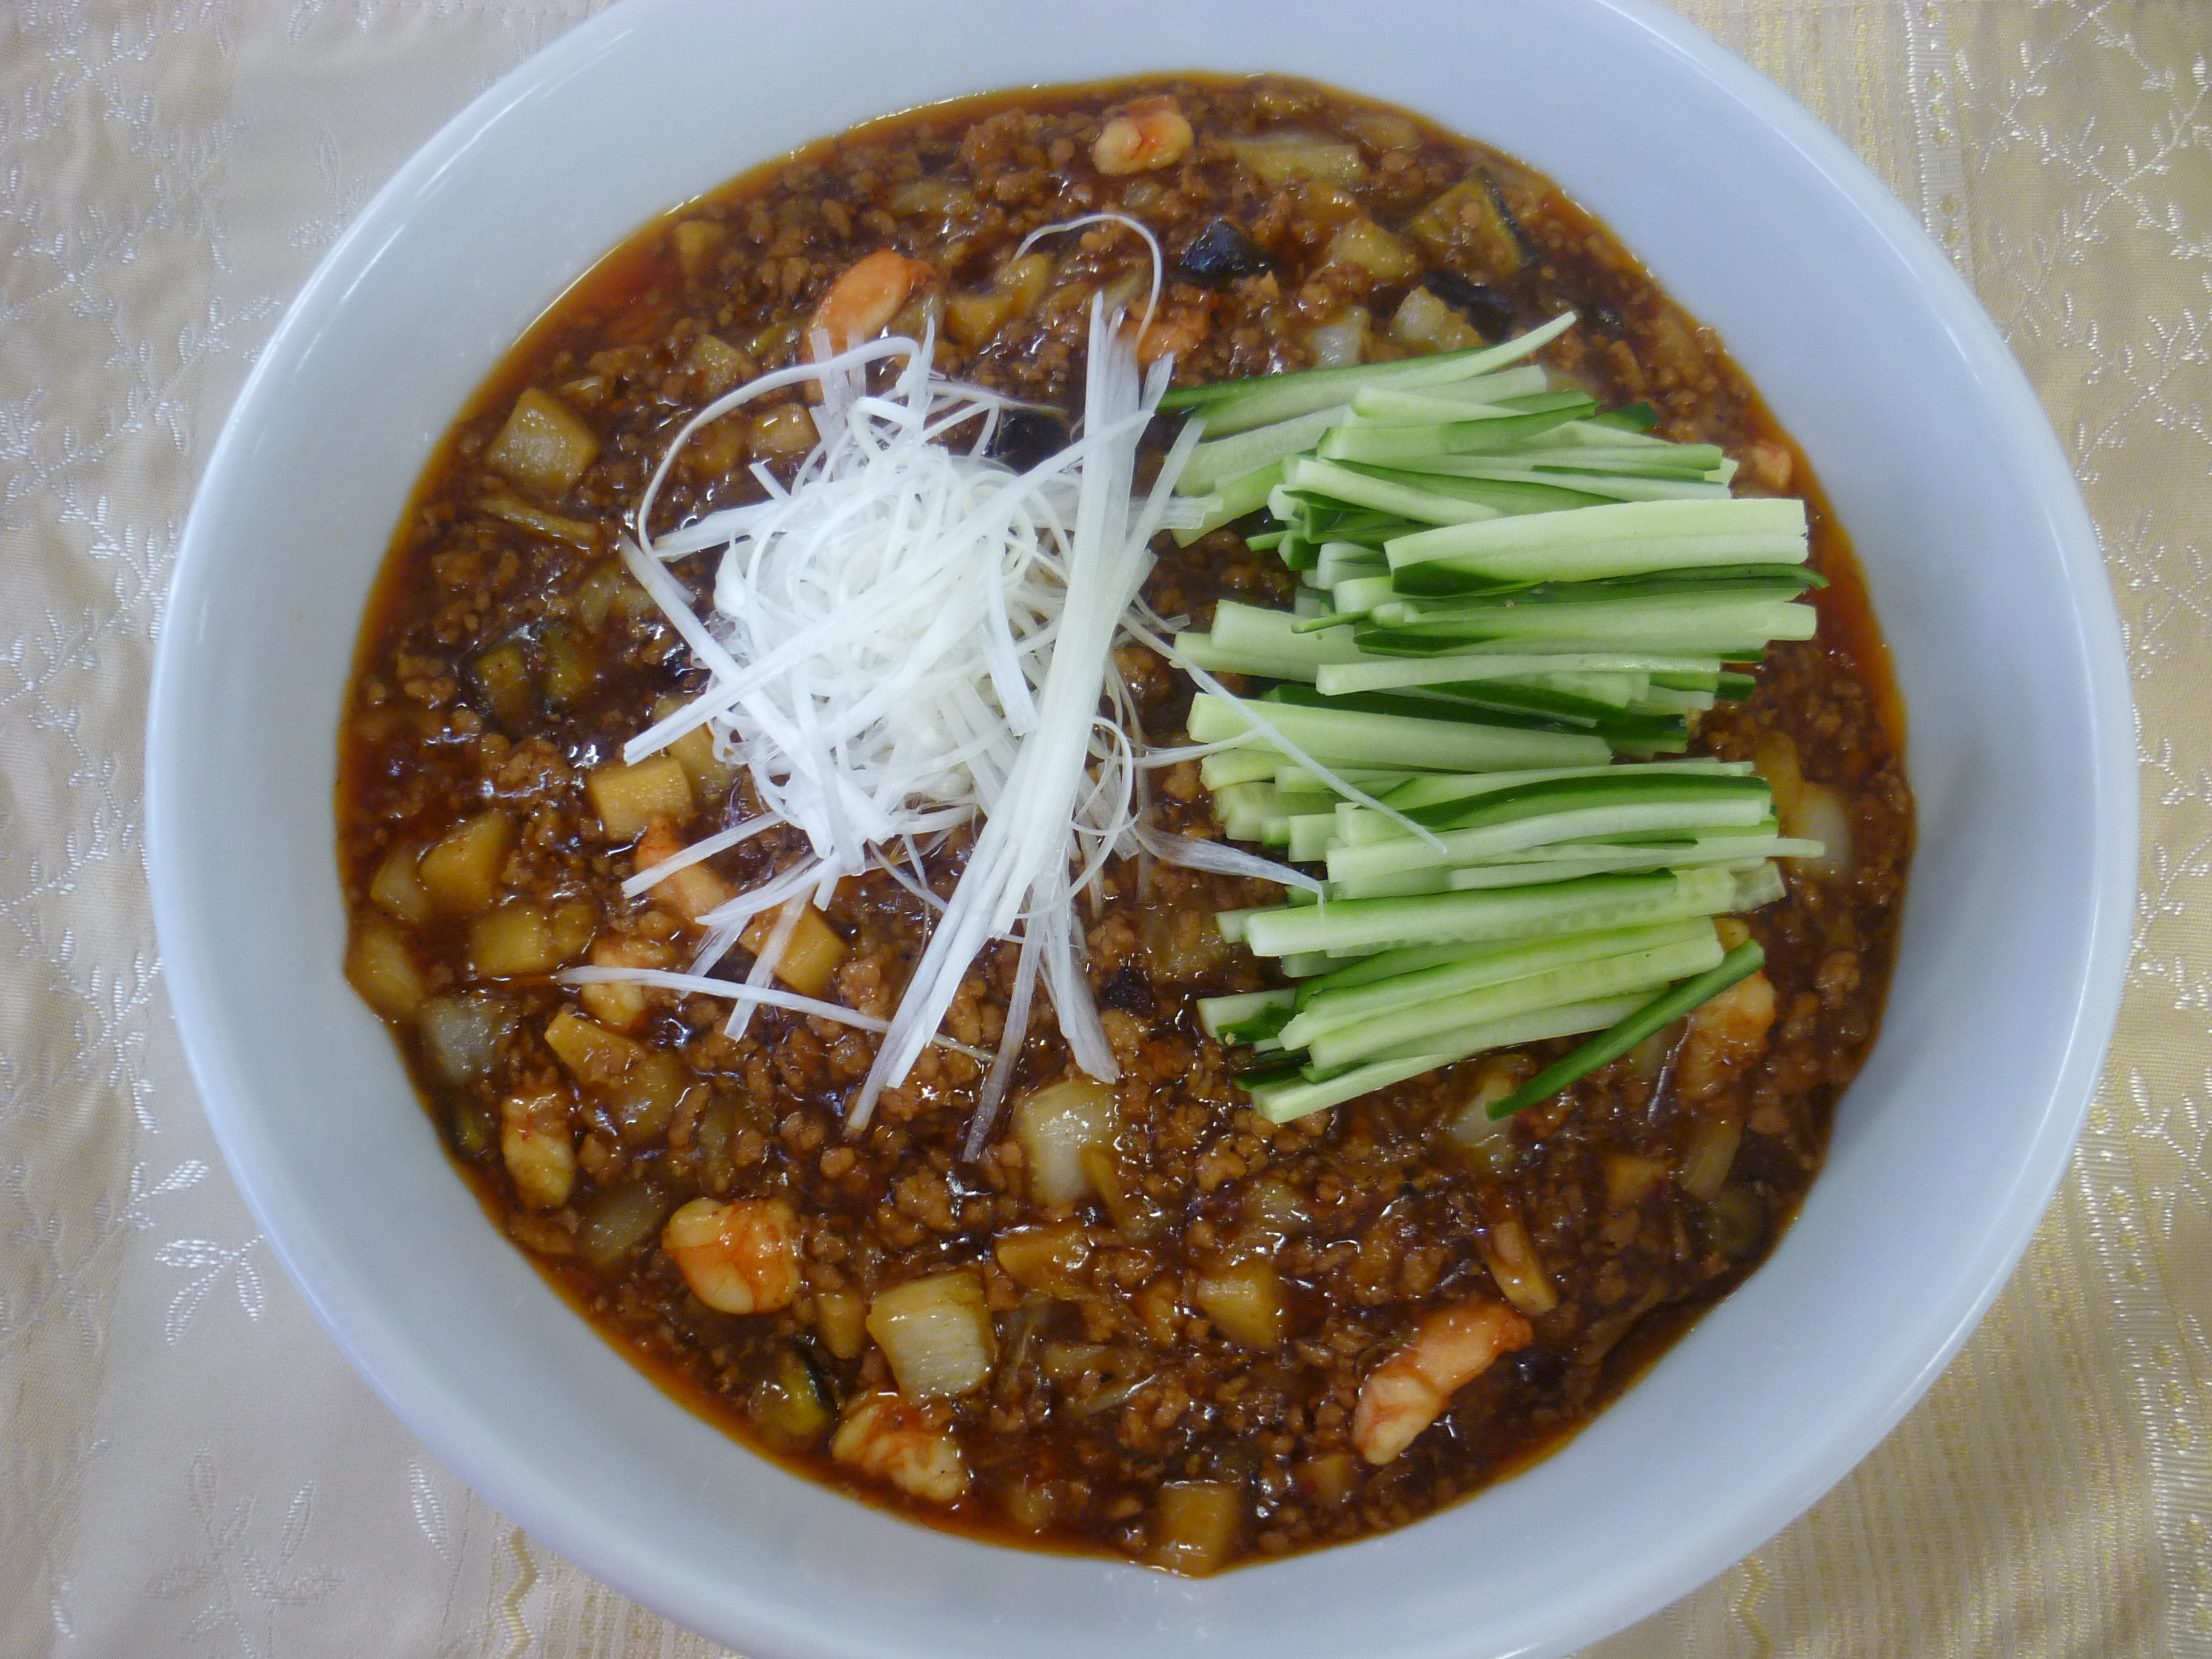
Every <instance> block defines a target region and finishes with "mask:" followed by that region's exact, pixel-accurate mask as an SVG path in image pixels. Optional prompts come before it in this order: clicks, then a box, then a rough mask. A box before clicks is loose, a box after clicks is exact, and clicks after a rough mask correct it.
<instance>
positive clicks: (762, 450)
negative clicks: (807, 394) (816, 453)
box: [752, 404, 821, 460]
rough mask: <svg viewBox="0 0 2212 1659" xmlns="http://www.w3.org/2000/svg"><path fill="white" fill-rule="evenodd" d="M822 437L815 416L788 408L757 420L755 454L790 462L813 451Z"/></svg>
mask: <svg viewBox="0 0 2212 1659" xmlns="http://www.w3.org/2000/svg"><path fill="white" fill-rule="evenodd" d="M820 438H821V434H820V433H819V432H818V431H817V430H816V429H815V425H814V417H813V416H811V415H810V414H808V413H807V412H806V410H804V409H803V408H801V407H800V406H799V404H783V405H782V406H781V407H780V408H777V409H771V410H768V411H767V412H766V413H765V414H763V415H760V416H756V417H755V419H754V421H753V435H752V446H753V453H755V454H756V455H760V456H764V457H766V458H767V459H771V460H788V459H792V458H793V457H794V456H799V455H804V454H805V453H806V452H807V451H808V450H810V449H811V448H813V447H814V446H815V444H816V442H817V441H818V440H819V439H820Z"/></svg>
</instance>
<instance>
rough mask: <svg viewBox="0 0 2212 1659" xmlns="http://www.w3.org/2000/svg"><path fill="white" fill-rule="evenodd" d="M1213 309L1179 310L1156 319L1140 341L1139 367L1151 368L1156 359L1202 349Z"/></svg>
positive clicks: (1138, 349)
mask: <svg viewBox="0 0 2212 1659" xmlns="http://www.w3.org/2000/svg"><path fill="white" fill-rule="evenodd" d="M1207 297H1208V299H1209V300H1210V299H1211V298H1212V296H1211V295H1208V296H1207ZM1209 309H1211V307H1210V306H1209V307H1205V308H1201V309H1196V310H1183V309H1182V308H1180V307H1178V308H1176V309H1174V310H1170V311H1164V312H1162V313H1160V314H1159V315H1158V317H1156V318H1154V319H1152V325H1151V326H1150V327H1149V328H1147V329H1146V331H1144V332H1143V333H1142V334H1140V335H1139V336H1138V337H1137V362H1138V365H1139V367H1140V368H1151V367H1152V362H1153V361H1154V359H1156V358H1159V357H1164V356H1167V355H1168V354H1169V353H1170V352H1172V353H1174V354H1175V355H1176V356H1182V354H1183V353H1184V352H1186V351H1188V350H1190V349H1193V348H1194V347H1195V346H1196V345H1198V344H1199V343H1200V341H1202V340H1204V339H1205V338H1206V330H1207V328H1208V327H1210V326H1211V322H1210V319H1208V318H1207V316H1206V311H1207V310H1209Z"/></svg>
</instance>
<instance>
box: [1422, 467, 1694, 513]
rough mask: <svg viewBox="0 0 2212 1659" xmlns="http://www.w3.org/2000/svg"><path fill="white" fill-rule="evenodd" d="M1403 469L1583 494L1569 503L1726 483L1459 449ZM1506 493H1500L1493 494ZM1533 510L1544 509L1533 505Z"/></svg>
mask: <svg viewBox="0 0 2212 1659" xmlns="http://www.w3.org/2000/svg"><path fill="white" fill-rule="evenodd" d="M1401 466H1402V468H1403V470H1404V471H1406V472H1407V474H1408V475H1418V476H1419V477H1431V476H1433V477H1446V478H1479V479H1482V480H1485V481H1486V482H1489V483H1493V484H1495V485H1496V486H1497V487H1498V489H1499V490H1501V491H1504V490H1506V489H1524V490H1529V489H1565V490H1571V491H1573V492H1574V493H1575V494H1577V495H1581V496H1584V497H1586V498H1588V499H1587V500H1585V501H1579V502H1572V503H1567V504H1566V505H1570V506H1597V505H1600V504H1601V503H1602V502H1605V501H1728V500H1729V499H1731V497H1730V496H1729V487H1728V486H1727V485H1726V484H1724V483H1713V482H1712V481H1711V479H1707V478H1699V477H1678V476H1675V475H1673V474H1661V475H1659V476H1657V477H1643V476H1640V475H1638V474H1635V473H1626V472H1577V471H1571V470H1570V469H1568V468H1565V467H1557V468H1551V467H1547V468H1543V469H1538V468H1535V467H1531V466H1522V465H1511V464H1501V463H1498V462H1494V461H1486V460H1481V459H1475V458H1472V457H1468V456H1462V455H1438V456H1436V457H1433V458H1432V459H1428V460H1418V461H1406V462H1403V463H1401ZM1493 499H1497V500H1504V499H1509V498H1507V497H1504V496H1503V495H1500V496H1498V497H1496V498H1493ZM1536 510H1538V511H1543V510H1547V509H1542V508H1538V509H1536Z"/></svg>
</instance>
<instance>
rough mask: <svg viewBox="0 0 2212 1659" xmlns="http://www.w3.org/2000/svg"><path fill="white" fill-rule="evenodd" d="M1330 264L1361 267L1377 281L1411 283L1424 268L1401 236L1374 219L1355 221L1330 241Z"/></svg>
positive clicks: (1340, 230) (1416, 254)
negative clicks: (1384, 227) (1392, 232)
mask: <svg viewBox="0 0 2212 1659" xmlns="http://www.w3.org/2000/svg"><path fill="white" fill-rule="evenodd" d="M1327 258H1328V263H1329V264H1345V265H1358V267H1359V268H1360V269H1361V270H1364V271H1365V272H1366V273H1367V274H1368V275H1369V276H1372V277H1373V278H1374V279H1375V280H1376V282H1378V283H1385V284H1389V283H1404V282H1410V281H1412V280H1413V277H1414V276H1418V275H1419V272H1420V269H1421V259H1420V255H1419V254H1418V253H1416V252H1413V248H1412V246H1410V245H1408V244H1407V240H1406V239H1405V238H1404V237H1402V236H1397V235H1394V234H1391V233H1390V232H1389V231H1387V230H1385V229H1383V227H1382V226H1380V225H1378V224H1376V222H1374V221H1373V220H1372V219H1354V220H1353V221H1352V222H1351V223H1350V224H1347V225H1346V226H1344V227H1342V228H1340V229H1339V230H1338V232H1337V233H1336V234H1335V235H1334V236H1333V237H1331V238H1330V239H1329V243H1328V256H1327Z"/></svg>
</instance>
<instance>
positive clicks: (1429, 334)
mask: <svg viewBox="0 0 2212 1659" xmlns="http://www.w3.org/2000/svg"><path fill="white" fill-rule="evenodd" d="M1390 338H1391V339H1392V340H1393V341H1395V343H1397V344H1399V345H1401V346H1403V347H1405V348H1406V349H1407V350H1408V351H1464V350H1467V349H1469V348H1470V347H1474V346H1479V345H1480V344H1481V343H1483V341H1482V336H1481V335H1480V334H1478V333H1477V332H1475V330H1474V325H1473V324H1472V323H1470V322H1468V320H1467V319H1466V318H1464V317H1462V316H1461V315H1460V314H1459V313H1458V311H1457V310H1455V308H1454V307H1450V306H1448V305H1446V304H1445V303H1444V302H1443V301H1442V300H1439V299H1438V298H1437V296H1436V295H1433V294H1431V293H1430V292H1429V290H1428V289H1425V288H1417V289H1412V290H1411V291H1409V292H1408V293H1407V295H1406V297H1405V299H1404V300H1402V301H1400V302H1399V306H1398V309H1397V311H1396V313H1395V314H1394V315H1393V316H1392V317H1391V319H1390Z"/></svg>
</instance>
